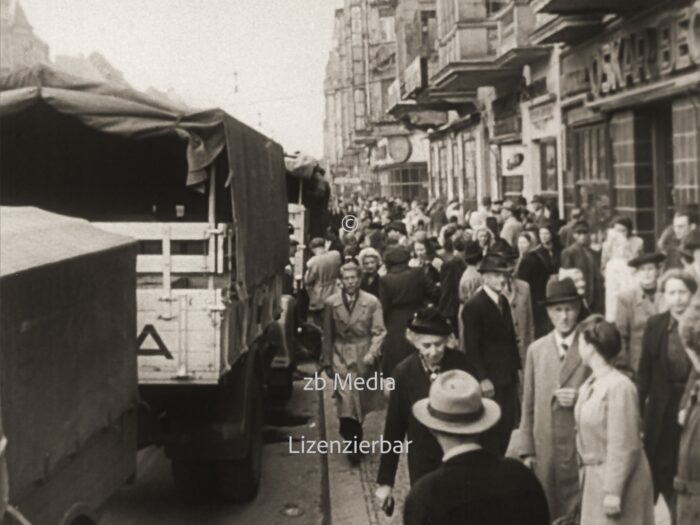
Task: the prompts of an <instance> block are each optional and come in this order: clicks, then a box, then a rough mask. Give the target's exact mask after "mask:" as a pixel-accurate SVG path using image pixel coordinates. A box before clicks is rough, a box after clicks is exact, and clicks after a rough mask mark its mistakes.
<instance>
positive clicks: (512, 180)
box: [503, 175, 523, 197]
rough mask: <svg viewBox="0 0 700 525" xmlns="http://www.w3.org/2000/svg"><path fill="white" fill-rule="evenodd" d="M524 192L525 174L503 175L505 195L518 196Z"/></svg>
mask: <svg viewBox="0 0 700 525" xmlns="http://www.w3.org/2000/svg"><path fill="white" fill-rule="evenodd" d="M522 193H523V176H522V175H508V176H506V177H503V195H505V196H506V197H517V196H519V195H522Z"/></svg>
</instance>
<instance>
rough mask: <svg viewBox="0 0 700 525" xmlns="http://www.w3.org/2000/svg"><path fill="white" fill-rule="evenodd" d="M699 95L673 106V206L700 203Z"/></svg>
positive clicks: (679, 101)
mask: <svg viewBox="0 0 700 525" xmlns="http://www.w3.org/2000/svg"><path fill="white" fill-rule="evenodd" d="M698 153H700V95H695V96H693V97H683V98H679V99H677V100H675V101H674V102H673V184H674V200H675V203H676V205H684V204H697V203H698V202H700V161H699V160H698Z"/></svg>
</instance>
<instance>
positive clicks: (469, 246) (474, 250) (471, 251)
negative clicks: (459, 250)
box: [464, 241, 484, 264]
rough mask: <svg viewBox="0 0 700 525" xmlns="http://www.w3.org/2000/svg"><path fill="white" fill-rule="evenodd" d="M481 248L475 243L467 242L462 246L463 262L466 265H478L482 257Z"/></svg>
mask: <svg viewBox="0 0 700 525" xmlns="http://www.w3.org/2000/svg"><path fill="white" fill-rule="evenodd" d="M483 255H484V254H483V252H482V251H481V246H479V243H478V242H476V241H467V243H466V244H465V245H464V261H465V262H467V263H472V264H474V263H478V262H479V261H480V260H481V258H482V257H483Z"/></svg>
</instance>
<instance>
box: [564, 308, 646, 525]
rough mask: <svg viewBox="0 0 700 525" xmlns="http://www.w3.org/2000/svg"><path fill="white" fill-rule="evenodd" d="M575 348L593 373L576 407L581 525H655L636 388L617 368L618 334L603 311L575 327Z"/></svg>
mask: <svg viewBox="0 0 700 525" xmlns="http://www.w3.org/2000/svg"><path fill="white" fill-rule="evenodd" d="M579 332H580V334H581V337H580V338H579V342H578V350H579V354H580V355H581V360H582V361H583V363H584V364H585V365H586V366H588V367H589V368H590V369H591V376H590V377H589V378H588V379H587V380H586V382H585V383H583V385H581V388H580V389H579V394H578V401H577V402H576V407H575V409H574V414H575V418H576V428H577V429H578V432H577V436H576V448H577V450H578V454H579V458H580V463H581V465H582V466H581V479H582V490H581V511H580V524H581V525H601V524H605V523H615V524H616V525H654V505H653V489H652V481H651V472H650V469H649V463H648V462H647V458H646V456H645V454H644V448H643V446H642V441H641V437H640V435H641V429H640V428H639V408H638V406H639V405H638V403H639V401H638V398H637V390H636V388H635V386H634V383H632V381H631V380H630V379H629V378H628V377H627V376H625V375H624V374H623V373H621V372H620V371H618V370H617V369H615V367H614V366H613V362H614V360H615V359H616V358H617V356H618V354H619V353H620V350H621V343H620V334H619V332H618V331H617V328H616V327H615V325H614V324H612V323H608V322H606V321H605V319H604V318H603V316H602V315H598V314H596V315H592V316H590V317H588V318H587V319H586V320H585V321H584V322H583V323H581V326H580V327H579Z"/></svg>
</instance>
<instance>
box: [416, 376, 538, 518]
mask: <svg viewBox="0 0 700 525" xmlns="http://www.w3.org/2000/svg"><path fill="white" fill-rule="evenodd" d="M412 411H413V415H414V417H415V419H416V420H417V421H419V422H420V423H421V424H423V425H424V426H425V427H427V428H428V429H430V432H431V433H432V434H433V435H434V436H435V439H436V440H437V441H438V443H439V444H440V447H441V449H442V451H443V456H442V464H441V465H440V466H439V467H438V468H437V469H436V470H435V471H433V472H431V473H430V474H427V475H426V476H424V477H422V478H421V479H420V480H419V481H418V483H416V484H415V485H414V486H413V487H412V488H411V491H410V492H409V494H408V497H407V498H406V504H405V506H404V524H405V525H426V524H437V525H442V524H456V523H475V524H477V523H478V524H480V525H488V524H493V525H511V524H513V525H515V524H518V525H525V524H527V525H548V524H549V512H548V510H547V501H546V499H545V495H544V493H543V491H542V487H541V486H540V484H539V483H538V481H537V478H535V476H534V475H533V474H532V472H530V471H529V470H528V469H527V468H526V467H525V466H523V464H522V463H520V462H519V461H517V460H513V459H507V458H501V457H499V456H497V455H495V454H493V453H492V452H489V451H487V450H484V449H482V448H481V446H480V445H479V436H480V435H481V434H482V433H483V432H485V431H487V430H488V429H490V428H492V427H493V426H494V425H496V424H497V423H498V420H499V418H500V417H501V410H500V408H499V406H498V404H497V403H496V402H494V401H492V400H490V399H483V398H482V395H481V387H480V385H479V382H478V381H477V380H476V379H475V378H474V377H472V376H470V375H469V374H467V373H466V372H463V371H461V370H451V371H449V372H444V373H442V374H440V375H439V376H438V378H437V379H436V380H435V381H434V382H433V384H432V385H431V387H430V395H429V397H428V398H426V399H421V400H420V401H417V402H416V403H414V405H413V409H412Z"/></svg>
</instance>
